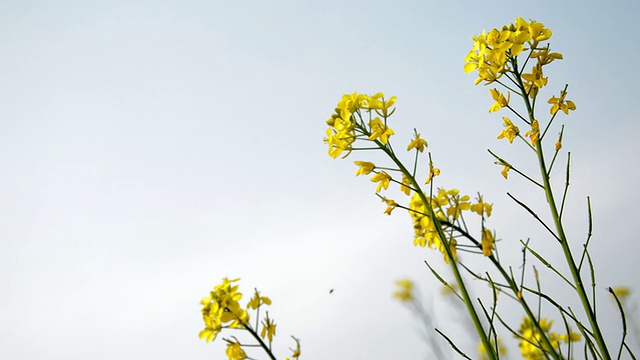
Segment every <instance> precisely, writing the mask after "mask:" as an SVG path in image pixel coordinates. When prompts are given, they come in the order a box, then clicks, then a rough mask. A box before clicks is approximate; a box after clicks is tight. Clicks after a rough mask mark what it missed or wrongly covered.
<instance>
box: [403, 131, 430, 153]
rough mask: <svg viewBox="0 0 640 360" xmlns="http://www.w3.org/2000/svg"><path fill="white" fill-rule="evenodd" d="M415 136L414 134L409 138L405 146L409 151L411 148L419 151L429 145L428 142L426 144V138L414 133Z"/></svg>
mask: <svg viewBox="0 0 640 360" xmlns="http://www.w3.org/2000/svg"><path fill="white" fill-rule="evenodd" d="M415 136H416V137H415V139H413V140H411V142H410V143H409V146H407V151H411V149H416V150H418V151H419V152H423V151H424V148H425V147H427V146H429V144H427V141H426V140H424V139H423V138H421V137H420V134H418V133H416V134H415Z"/></svg>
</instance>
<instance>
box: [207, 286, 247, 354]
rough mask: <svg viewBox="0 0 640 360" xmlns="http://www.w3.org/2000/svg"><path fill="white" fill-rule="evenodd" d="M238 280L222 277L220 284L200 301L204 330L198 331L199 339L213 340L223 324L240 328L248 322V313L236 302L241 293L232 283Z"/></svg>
mask: <svg viewBox="0 0 640 360" xmlns="http://www.w3.org/2000/svg"><path fill="white" fill-rule="evenodd" d="M239 280H240V279H233V280H229V279H228V278H224V279H223V280H222V284H220V285H217V286H216V287H215V288H214V289H213V291H211V292H210V293H209V294H208V295H207V296H205V297H204V299H202V301H201V302H200V304H202V318H203V320H204V323H205V328H204V330H202V331H201V332H200V339H206V341H207V342H210V341H213V340H215V338H216V336H218V334H219V333H220V331H222V327H223V325H224V326H225V327H230V328H240V327H244V326H246V324H247V323H248V321H249V314H248V313H247V311H246V310H245V309H243V308H242V306H240V303H238V301H239V300H240V299H242V293H239V292H238V285H234V284H233V283H235V282H237V281H239ZM227 324H228V325H227Z"/></svg>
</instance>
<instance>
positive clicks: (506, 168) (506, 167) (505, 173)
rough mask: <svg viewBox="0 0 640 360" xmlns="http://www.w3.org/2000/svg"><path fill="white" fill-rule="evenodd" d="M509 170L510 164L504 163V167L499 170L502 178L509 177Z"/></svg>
mask: <svg viewBox="0 0 640 360" xmlns="http://www.w3.org/2000/svg"><path fill="white" fill-rule="evenodd" d="M509 170H511V165H504V167H503V168H502V171H501V172H500V174H502V177H503V178H505V179H507V178H509Z"/></svg>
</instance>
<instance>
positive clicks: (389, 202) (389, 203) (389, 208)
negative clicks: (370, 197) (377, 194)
mask: <svg viewBox="0 0 640 360" xmlns="http://www.w3.org/2000/svg"><path fill="white" fill-rule="evenodd" d="M382 201H384V202H385V203H387V209H386V210H385V211H384V213H385V214H387V215H391V212H392V211H393V209H395V208H396V207H397V206H398V204H396V202H395V201H393V200H391V199H385V198H383V199H382Z"/></svg>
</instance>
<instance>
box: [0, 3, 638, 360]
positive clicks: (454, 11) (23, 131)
mask: <svg viewBox="0 0 640 360" xmlns="http://www.w3.org/2000/svg"><path fill="white" fill-rule="evenodd" d="M577 4H578V2H557V1H539V2H526V3H525V2H510V3H505V2H495V1H493V2H492V1H487V2H481V3H479V2H460V1H451V2H432V1H402V2H398V3H395V2H383V1H224V2H222V1H215V0H214V1H181V2H177V1H109V2H93V1H55V2H54V1H11V0H7V1H3V2H2V3H0V69H2V72H1V75H0V99H2V100H1V101H0V169H2V175H0V288H2V289H3V291H2V295H1V296H0V353H1V354H3V357H6V358H11V359H33V358H46V359H178V358H179V359H182V358H193V359H218V358H223V357H224V355H223V354H224V346H223V343H222V341H217V342H216V343H214V344H205V343H204V342H203V341H200V340H199V339H198V338H197V334H198V332H199V331H200V329H201V328H202V320H201V318H200V312H199V311H200V308H199V305H198V302H199V301H200V299H201V298H202V296H203V295H204V294H205V293H206V292H207V291H209V289H210V288H211V287H212V286H213V285H215V284H216V283H217V282H218V281H219V280H220V279H221V278H222V277H224V276H229V277H242V282H241V287H242V288H243V289H244V292H245V293H247V294H249V293H250V292H251V291H252V289H253V287H258V288H259V289H260V290H261V291H262V292H263V293H264V294H265V295H268V296H270V297H271V298H272V300H273V301H274V306H273V308H272V309H271V311H270V313H271V315H272V317H274V318H275V319H276V322H277V323H278V335H277V341H276V349H277V350H278V356H280V357H282V358H283V357H284V356H288V355H289V351H288V350H287V347H289V346H292V344H291V341H290V338H289V336H290V335H292V334H293V335H296V336H297V337H299V338H301V339H302V346H303V355H304V359H308V360H313V359H330V358H331V359H347V358H351V359H364V358H367V359H392V358H424V355H425V354H427V351H426V349H425V346H424V343H423V342H421V340H420V339H419V338H418V337H417V336H416V335H415V331H414V330H415V326H414V324H413V323H412V322H411V319H410V316H409V314H408V313H407V312H406V311H405V310H404V309H403V308H402V307H401V306H400V305H399V304H397V303H395V302H394V301H393V300H392V299H391V293H392V291H393V289H394V287H393V282H394V281H395V280H396V279H398V278H401V277H404V276H411V277H413V278H415V279H421V284H420V285H421V287H422V293H423V295H424V296H425V297H426V298H428V299H431V300H432V301H437V300H438V298H439V297H438V293H439V289H438V287H437V286H436V284H435V282H434V281H433V280H432V279H431V276H430V274H428V273H427V271H426V270H425V268H424V265H422V260H423V259H425V258H429V259H431V260H433V261H436V260H438V258H439V256H438V255H437V254H435V253H434V252H432V251H427V250H425V249H419V248H414V247H413V245H412V239H411V227H410V221H409V218H408V216H407V215H406V214H402V213H401V212H398V213H397V214H394V216H392V217H387V216H385V215H383V214H382V212H383V210H384V207H383V205H382V204H381V203H380V202H379V200H378V199H377V198H376V197H375V196H374V194H373V191H374V188H375V185H373V184H372V183H370V182H369V181H368V180H367V179H365V178H354V176H353V175H354V173H355V170H356V168H355V166H353V163H352V162H353V161H354V160H366V159H367V156H369V154H359V153H354V154H352V156H351V157H350V158H348V159H347V160H342V161H339V160H332V159H331V158H330V157H329V156H327V154H326V146H325V144H323V143H322V138H323V137H324V131H325V128H326V125H325V122H324V121H325V120H326V118H328V117H329V115H330V114H331V112H332V111H333V107H334V106H335V103H336V102H337V101H338V100H339V98H340V96H341V95H342V94H343V93H347V92H353V91H358V92H365V93H375V92H378V91H383V92H385V93H386V94H388V95H397V96H398V101H397V107H398V110H397V113H396V115H394V119H393V121H394V126H393V128H394V130H395V131H396V133H397V134H398V136H397V139H398V140H397V141H399V142H401V143H404V142H406V141H408V140H409V138H410V137H411V133H412V129H413V128H414V127H415V128H418V131H419V132H420V133H422V135H423V136H425V137H426V138H427V140H428V141H429V143H430V145H431V151H432V152H433V156H434V160H435V161H436V163H437V165H438V167H440V168H441V169H442V171H443V173H442V176H441V177H440V178H438V179H437V180H438V182H437V185H438V186H443V187H447V188H451V187H457V188H460V189H461V190H462V191H463V192H465V193H468V194H471V195H473V194H475V193H476V192H477V191H480V192H482V193H483V194H485V196H486V197H487V199H489V201H492V202H494V203H495V208H494V218H493V219H492V222H491V223H490V226H493V227H496V228H497V229H498V234H499V236H500V237H502V238H503V243H502V244H501V245H503V244H504V246H505V249H509V246H512V251H513V254H512V256H509V255H508V254H505V253H504V252H503V255H504V256H505V258H506V259H509V260H513V264H514V266H518V265H519V263H518V259H519V256H520V254H519V252H518V250H517V245H515V244H517V242H518V240H519V239H521V238H523V237H526V236H532V234H533V235H536V236H538V238H537V239H535V240H536V241H539V242H538V244H540V245H539V247H540V248H543V247H544V245H543V244H544V241H549V240H550V239H549V238H548V237H545V235H544V233H542V232H540V231H539V229H538V228H537V227H536V226H535V225H534V224H533V223H532V222H531V221H530V219H529V218H528V217H526V216H525V214H524V212H522V211H521V210H520V209H519V208H517V207H516V206H515V205H514V204H513V203H511V202H509V200H508V198H507V197H506V195H505V193H506V191H510V192H512V193H514V194H517V195H518V196H520V197H522V198H524V199H527V200H529V201H531V202H532V203H534V204H537V205H540V208H542V206H543V205H544V200H543V199H542V198H541V197H540V194H539V193H537V192H534V191H533V190H532V188H531V187H529V186H527V185H526V184H525V183H524V182H522V181H520V180H518V179H517V178H516V177H515V176H512V178H511V179H510V180H509V181H504V180H503V179H502V178H501V176H500V174H499V171H500V168H499V167H496V166H495V165H493V164H492V159H491V158H490V156H489V155H488V154H487V152H486V151H485V150H486V149H487V148H489V147H491V148H492V149H494V150H496V151H498V152H500V153H501V154H505V155H509V158H511V159H514V158H515V159H519V158H517V157H516V155H518V156H520V155H522V159H523V160H522V161H525V160H524V159H526V157H525V156H526V153H525V152H524V151H523V150H518V149H517V148H516V147H514V146H506V145H505V144H503V143H501V142H499V141H497V140H496V139H495V137H496V135H497V133H498V132H500V130H501V128H502V122H501V114H488V113H487V109H488V107H489V106H490V105H491V99H490V97H489V94H488V91H487V90H486V89H485V88H483V87H482V86H473V80H474V79H475V76H474V75H469V74H464V72H463V70H462V68H463V64H464V62H463V59H464V56H465V55H466V53H467V52H468V50H469V48H470V46H471V41H470V38H471V36H472V35H474V34H477V33H480V32H481V31H482V30H483V29H491V28H493V27H499V26H501V25H503V24H506V23H510V22H512V21H513V20H514V19H515V18H516V17H518V16H521V17H524V18H532V19H536V20H538V21H540V22H543V23H544V24H545V25H547V26H548V27H549V28H551V29H552V30H553V31H554V36H553V38H552V41H551V44H552V48H553V49H555V50H556V51H560V52H562V53H563V54H564V55H565V59H564V60H563V61H561V62H557V63H554V64H553V65H551V66H550V67H549V68H548V74H549V76H550V85H549V89H548V91H549V93H548V96H550V95H551V94H552V93H556V92H559V90H560V89H561V88H562V87H563V86H564V84H565V83H569V84H570V88H569V94H570V95H569V98H570V99H572V100H573V101H575V103H576V104H577V106H578V110H577V111H576V112H575V113H573V114H572V115H571V116H570V117H568V118H563V119H562V120H563V121H565V120H566V121H565V123H566V124H567V128H566V134H565V149H568V150H570V151H572V158H573V166H572V169H573V171H572V173H573V178H572V182H571V184H572V189H571V190H572V193H571V196H570V200H569V201H570V205H571V206H572V208H571V210H570V211H568V212H567V224H568V226H569V227H570V234H571V235H573V236H575V239H576V240H575V241H576V247H577V248H579V244H580V242H581V241H583V239H584V233H585V225H586V215H585V214H586V211H585V203H586V200H585V197H586V196H587V195H591V196H592V202H593V206H594V215H595V229H594V235H595V238H594V240H593V241H594V244H593V252H594V256H595V257H596V265H597V266H598V269H599V270H600V271H601V273H600V274H601V275H600V278H599V282H598V288H599V289H600V290H602V289H604V287H605V286H609V285H620V284H628V285H632V286H635V287H636V289H640V282H639V280H638V278H637V277H636V276H635V275H632V276H629V274H635V273H636V272H637V264H636V261H637V260H636V258H637V253H638V251H639V250H640V247H639V246H638V244H637V241H636V239H635V235H634V232H633V231H634V229H633V228H630V229H629V224H633V223H634V222H635V221H636V219H635V217H636V216H635V210H636V209H635V205H636V204H637V202H638V194H637V191H636V187H637V183H638V182H639V180H640V176H639V173H638V170H637V166H636V164H637V159H636V158H637V156H638V154H639V150H640V146H639V145H638V142H637V139H638V136H639V135H640V125H639V122H638V117H639V114H640V112H639V102H638V100H637V95H636V94H635V90H634V89H635V86H636V84H638V83H640V75H639V73H638V72H637V71H636V70H635V64H634V62H635V60H636V59H637V58H638V57H639V56H640V45H639V42H638V38H639V36H640V29H639V28H638V26H637V14H639V13H640V8H639V7H640V6H639V5H638V3H637V2H635V1H618V2H614V3H608V4H606V5H605V3H604V2H595V1H593V2H580V5H577ZM396 124H397V125H396ZM520 148H522V147H520ZM508 243H511V245H508ZM548 255H549V256H550V257H554V256H557V254H554V253H550V254H548ZM331 288H335V289H336V290H335V293H334V294H333V295H331V296H329V294H328V291H329V289H331ZM636 299H637V297H636ZM606 302H607V300H606V296H603V297H602V299H601V300H600V303H601V304H602V307H603V309H604V310H603V313H604V314H606V316H604V315H603V317H606V318H607V319H611V320H608V321H607V322H606V323H607V325H608V326H610V327H611V328H614V329H615V326H616V324H617V323H616V321H617V314H616V313H615V312H613V311H610V310H611V309H610V308H609V307H608V305H609V304H607V303H606ZM440 313H441V314H444V315H442V318H441V319H440V322H441V324H442V326H443V328H444V329H445V330H446V329H452V331H455V329H456V328H455V325H451V324H450V323H451V322H455V321H456V320H455V319H456V318H455V316H453V315H451V314H449V315H447V313H446V312H442V311H440ZM449 326H453V327H449ZM461 343H462V346H467V347H469V346H471V345H469V344H471V342H466V343H465V340H461ZM471 348H473V346H471Z"/></svg>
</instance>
